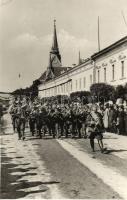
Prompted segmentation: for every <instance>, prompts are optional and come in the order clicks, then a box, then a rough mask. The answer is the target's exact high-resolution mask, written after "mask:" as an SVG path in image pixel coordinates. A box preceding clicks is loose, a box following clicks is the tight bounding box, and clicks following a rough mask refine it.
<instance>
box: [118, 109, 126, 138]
mask: <svg viewBox="0 0 127 200" xmlns="http://www.w3.org/2000/svg"><path fill="white" fill-rule="evenodd" d="M124 115H125V113H124V107H123V106H122V105H121V106H119V112H118V116H117V133H118V134H119V135H122V134H124V128H125V124H124Z"/></svg>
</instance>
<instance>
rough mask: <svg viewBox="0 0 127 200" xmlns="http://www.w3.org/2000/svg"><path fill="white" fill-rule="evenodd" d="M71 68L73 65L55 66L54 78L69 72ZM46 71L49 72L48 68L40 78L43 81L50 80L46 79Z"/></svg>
mask: <svg viewBox="0 0 127 200" xmlns="http://www.w3.org/2000/svg"><path fill="white" fill-rule="evenodd" d="M69 69H71V67H54V68H53V74H54V78H56V77H58V76H60V75H61V74H63V73H65V72H67V71H68V70H69ZM46 72H47V70H46V71H45V72H44V73H43V74H42V75H41V76H40V78H39V79H38V80H39V81H40V82H41V83H42V82H45V81H48V80H46Z"/></svg>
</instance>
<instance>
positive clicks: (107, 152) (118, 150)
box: [105, 149, 127, 154]
mask: <svg viewBox="0 0 127 200" xmlns="http://www.w3.org/2000/svg"><path fill="white" fill-rule="evenodd" d="M123 151H127V149H110V150H109V149H107V150H106V152H105V154H110V153H113V152H123Z"/></svg>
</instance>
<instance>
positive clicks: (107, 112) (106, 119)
mask: <svg viewBox="0 0 127 200" xmlns="http://www.w3.org/2000/svg"><path fill="white" fill-rule="evenodd" d="M103 122H104V128H105V131H108V130H109V104H106V105H105V110H104V117H103Z"/></svg>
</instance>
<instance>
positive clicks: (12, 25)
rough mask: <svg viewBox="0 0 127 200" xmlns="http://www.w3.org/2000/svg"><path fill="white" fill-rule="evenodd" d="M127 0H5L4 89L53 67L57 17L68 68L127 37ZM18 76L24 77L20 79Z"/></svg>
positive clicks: (0, 46) (1, 12)
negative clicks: (50, 61)
mask: <svg viewBox="0 0 127 200" xmlns="http://www.w3.org/2000/svg"><path fill="white" fill-rule="evenodd" d="M121 12H123V13H124V17H125V20H126V22H127V0H0V91H4V92H8V91H10V92H12V91H14V90H15V89H17V88H21V87H22V88H25V87H28V86H30V85H31V84H32V82H33V81H34V80H35V79H37V78H39V77H40V76H41V74H42V73H43V72H44V71H45V69H46V68H47V66H48V59H49V51H50V49H51V46H52V39H53V20H54V19H56V27H57V35H58V43H59V50H60V53H61V56H62V65H63V66H72V64H77V63H78V52H79V51H80V54H81V57H82V58H83V59H85V58H88V57H89V56H91V55H92V54H94V53H95V52H97V51H98V42H97V19H98V16H99V19H100V46H101V49H103V48H105V47H107V46H108V45H110V44H112V43H114V42H116V41H117V40H119V39H121V38H122V37H124V36H126V35H127V25H126V24H125V22H124V19H123V16H122V14H121ZM19 74H20V75H21V77H20V78H19Z"/></svg>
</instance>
